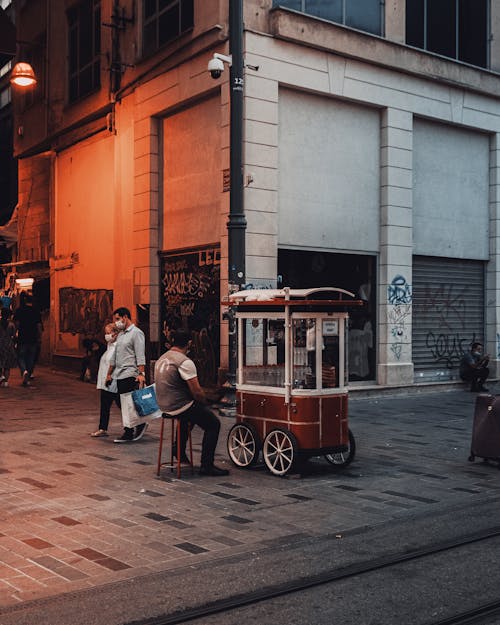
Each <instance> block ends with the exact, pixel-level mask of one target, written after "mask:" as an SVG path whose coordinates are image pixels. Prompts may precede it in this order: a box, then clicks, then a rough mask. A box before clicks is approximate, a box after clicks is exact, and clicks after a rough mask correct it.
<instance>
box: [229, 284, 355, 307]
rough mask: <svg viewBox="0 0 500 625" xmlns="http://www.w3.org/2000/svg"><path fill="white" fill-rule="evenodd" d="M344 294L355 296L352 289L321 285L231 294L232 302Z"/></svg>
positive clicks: (333, 296) (341, 297)
mask: <svg viewBox="0 0 500 625" xmlns="http://www.w3.org/2000/svg"><path fill="white" fill-rule="evenodd" d="M328 296H329V297H328ZM343 296H347V297H349V298H353V297H355V295H354V293H351V291H346V290H345V289H339V288H337V287H334V286H321V287H314V288H310V289H290V288H289V287H284V288H282V289H247V290H243V291H237V292H236V293H232V294H231V295H230V296H229V301H230V302H231V303H232V304H238V303H240V302H272V301H280V300H281V301H282V300H285V301H286V300H292V299H293V300H308V299H325V298H326V299H335V300H342V299H344V298H343Z"/></svg>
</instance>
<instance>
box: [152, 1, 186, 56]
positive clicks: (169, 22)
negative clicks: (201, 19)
mask: <svg viewBox="0 0 500 625" xmlns="http://www.w3.org/2000/svg"><path fill="white" fill-rule="evenodd" d="M142 6H143V16H142V19H143V22H142V42H143V44H142V52H143V55H144V56H148V55H150V54H152V53H153V52H155V51H156V50H158V48H161V46H163V45H165V44H166V43H169V42H170V41H173V40H174V39H176V38H177V37H179V36H180V35H182V34H183V33H185V32H186V31H188V30H190V29H191V28H193V24H194V8H193V0H173V1H172V0H171V1H170V2H169V0H143V3H142Z"/></svg>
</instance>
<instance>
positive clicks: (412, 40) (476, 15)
mask: <svg viewBox="0 0 500 625" xmlns="http://www.w3.org/2000/svg"><path fill="white" fill-rule="evenodd" d="M488 5H489V0H406V43H407V44H408V45H410V46H415V47H416V48H422V49H424V50H429V52H435V53H436V54H441V55H442V56H447V57H450V58H452V59H457V60H459V61H464V62H465V63H470V64H472V65H477V66H479V67H486V66H487V63H488V44H487V42H488Z"/></svg>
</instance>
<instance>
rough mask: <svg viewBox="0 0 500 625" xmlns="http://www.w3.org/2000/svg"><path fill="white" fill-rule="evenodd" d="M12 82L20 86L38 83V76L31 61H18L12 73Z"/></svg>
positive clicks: (30, 85)
mask: <svg viewBox="0 0 500 625" xmlns="http://www.w3.org/2000/svg"><path fill="white" fill-rule="evenodd" d="M10 82H11V83H12V84H14V85H18V86H19V87H32V86H33V85H36V77H35V72H34V71H33V68H32V67H31V65H30V64H29V63H24V62H22V63H16V64H15V65H14V67H13V69H12V71H11V73H10Z"/></svg>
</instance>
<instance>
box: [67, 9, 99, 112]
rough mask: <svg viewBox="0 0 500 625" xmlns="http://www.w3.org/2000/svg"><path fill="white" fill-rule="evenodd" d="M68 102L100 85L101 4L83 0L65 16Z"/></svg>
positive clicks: (77, 98)
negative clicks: (66, 18)
mask: <svg viewBox="0 0 500 625" xmlns="http://www.w3.org/2000/svg"><path fill="white" fill-rule="evenodd" d="M67 17H68V34H69V37H68V70H69V94H68V97H69V101H70V102H75V101H76V100H79V99H80V98H82V97H83V96H86V95H87V94H89V93H92V91H95V90H96V89H98V88H99V87H100V85H101V2H100V0H85V1H84V2H81V3H80V4H78V5H77V6H75V7H73V8H71V9H70V10H69V11H68V13H67Z"/></svg>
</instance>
